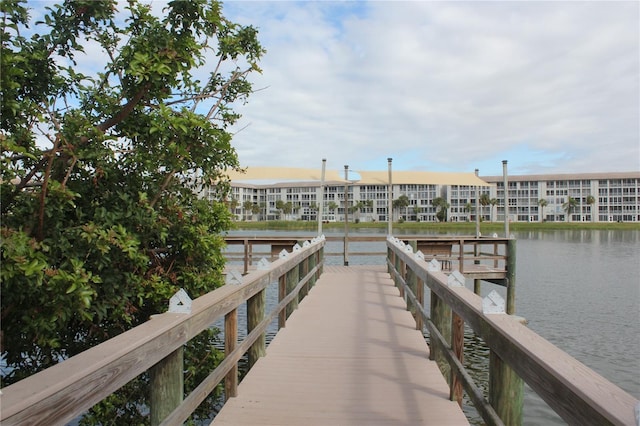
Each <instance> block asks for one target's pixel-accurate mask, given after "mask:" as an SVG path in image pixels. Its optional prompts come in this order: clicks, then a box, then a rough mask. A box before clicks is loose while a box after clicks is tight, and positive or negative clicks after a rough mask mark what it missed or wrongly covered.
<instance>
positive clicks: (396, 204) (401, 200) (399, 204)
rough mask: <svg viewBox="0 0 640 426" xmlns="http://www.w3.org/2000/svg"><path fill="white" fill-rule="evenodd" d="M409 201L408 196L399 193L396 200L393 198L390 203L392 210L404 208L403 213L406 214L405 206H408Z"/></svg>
mask: <svg viewBox="0 0 640 426" xmlns="http://www.w3.org/2000/svg"><path fill="white" fill-rule="evenodd" d="M409 204H411V202H410V201H409V197H407V196H406V195H401V196H399V197H398V199H397V200H393V203H392V204H391V205H392V207H393V209H394V210H398V211H400V209H405V215H406V214H407V211H406V208H407V207H409Z"/></svg>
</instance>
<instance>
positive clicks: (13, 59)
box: [0, 0, 264, 424]
mask: <svg viewBox="0 0 640 426" xmlns="http://www.w3.org/2000/svg"><path fill="white" fill-rule="evenodd" d="M121 5H122V6H119V5H118V4H117V3H116V2H115V1H113V0H105V1H99V2H97V1H90V0H76V1H66V2H64V3H63V4H61V5H53V4H51V5H47V7H46V9H47V13H46V14H45V15H44V16H43V18H42V19H43V20H42V22H39V23H35V26H34V24H33V23H32V22H31V19H30V17H29V10H28V9H27V8H26V6H25V5H24V4H23V2H21V1H18V0H8V1H4V2H2V3H0V11H1V12H2V33H1V40H2V52H1V55H0V57H1V63H0V66H1V69H0V71H1V72H0V78H1V81H0V86H1V87H2V102H1V108H2V109H1V115H0V117H1V118H0V120H1V123H2V133H1V134H0V142H1V144H2V145H1V146H2V154H3V157H2V162H1V167H2V180H1V182H0V185H1V188H0V191H1V196H2V199H1V202H2V205H1V208H2V225H1V228H0V232H1V238H2V265H1V278H2V302H1V303H2V313H1V319H2V336H3V342H2V343H3V344H2V356H3V357H4V359H5V360H6V362H7V363H8V365H9V366H10V367H12V370H11V373H10V374H9V375H8V376H6V377H4V379H3V381H4V383H5V384H9V383H11V382H14V381H16V380H19V379H20V378H22V377H25V376H27V375H30V374H33V373H34V372H36V371H38V370H41V369H44V368H46V367H48V366H50V365H52V364H54V363H56V362H58V361H59V360H61V359H64V358H66V357H69V356H72V355H74V354H76V353H78V352H81V351H83V350H85V349H86V348H88V347H90V346H93V345H96V344H98V343H100V342H102V341H104V340H106V339H108V338H110V337H112V336H114V335H116V334H118V333H121V332H122V331H124V330H126V329H129V328H131V327H133V326H135V325H137V324H140V323H141V322H144V321H146V320H147V319H148V318H149V315H151V314H154V313H158V312H163V311H165V310H166V306H167V301H168V298H169V297H170V296H171V295H172V294H174V293H175V292H176V291H177V290H178V289H179V288H181V287H182V288H184V289H185V290H186V291H187V292H188V293H189V294H190V295H191V297H198V296H200V295H202V294H204V293H206V292H208V291H210V290H212V289H213V288H215V287H216V286H218V285H220V284H221V283H222V275H221V271H222V268H223V263H224V259H223V257H222V255H221V248H222V246H223V243H224V242H223V240H222V238H221V237H220V232H221V231H224V230H226V229H228V228H229V226H230V215H229V211H228V207H227V206H225V204H224V203H223V202H221V200H224V199H225V198H226V196H227V194H228V179H227V178H226V171H227V170H229V169H237V168H238V166H239V165H238V160H237V156H236V153H235V151H234V149H233V148H232V146H231V135H230V133H229V131H228V130H227V129H228V126H229V125H231V124H233V123H234V122H235V121H236V120H237V119H238V118H239V115H238V114H237V113H235V112H234V111H233V109H232V108H233V106H234V104H236V103H238V102H244V101H246V99H247V97H248V95H249V94H250V93H251V84H250V82H249V81H248V75H249V74H250V73H251V72H254V71H255V72H259V71H260V70H259V68H258V66H257V61H258V60H259V59H260V57H261V56H262V55H263V53H264V51H263V49H262V47H261V46H260V44H259V42H258V40H257V31H256V30H255V29H254V28H252V27H251V26H247V27H244V26H240V25H237V24H235V23H232V22H230V21H228V20H227V19H226V18H225V17H224V16H223V15H222V10H221V5H220V4H219V3H217V2H206V1H204V0H192V1H171V2H168V3H167V4H166V7H165V9H164V11H163V14H162V17H161V18H158V17H156V16H154V15H153V14H152V12H151V9H150V7H149V6H147V5H144V4H140V3H138V2H136V1H134V0H131V1H129V2H126V3H124V4H121ZM117 6H118V7H122V8H123V9H124V10H123V11H122V12H120V11H118V10H116V7H117ZM124 15H127V19H126V21H124V20H123V19H122V18H123V16H124ZM85 46H91V47H90V49H91V51H90V53H91V58H92V63H93V64H94V65H93V68H98V67H100V70H99V71H96V72H94V71H93V70H92V69H91V68H89V67H87V66H83V65H82V64H83V63H86V59H87V57H88V55H87V54H86V53H85V51H84V47H85ZM87 50H89V48H87ZM212 59H213V60H214V61H215V62H214V64H213V66H212V67H211V66H210V65H211V64H208V65H209V66H210V67H209V68H208V69H209V71H210V72H209V73H208V75H207V72H206V71H203V67H204V66H205V65H207V61H210V60H212ZM83 61H84V62H83ZM98 61H102V63H100V64H99V65H97V64H96V63H97V62H98ZM85 73H86V74H87V75H85ZM201 80H202V81H201ZM209 184H214V185H215V189H216V190H217V196H216V198H217V199H216V200H214V201H212V202H208V201H205V200H203V199H201V198H199V197H198V196H197V193H198V192H199V191H200V190H201V188H202V187H203V186H204V185H209ZM210 338H211V336H207V337H205V338H204V339H205V340H207V339H210ZM194 353H195V352H193V353H192V354H191V355H185V357H186V358H187V359H188V358H189V357H192V356H193V354H194ZM201 355H203V354H201ZM203 356H205V358H206V359H208V358H215V355H213V354H211V351H210V350H207V354H206V355H203ZM202 359H203V358H202V357H200V358H199V361H198V362H202ZM189 368H190V367H187V369H189ZM141 380H142V381H143V379H141ZM129 387H130V388H131V389H129V390H127V391H128V392H133V393H134V394H135V395H128V396H127V398H130V399H126V400H125V399H123V398H122V397H120V398H122V400H125V401H127V404H128V405H127V407H124V408H123V407H111V408H112V409H113V410H116V411H118V410H119V412H120V414H122V410H131V411H132V412H133V411H137V410H138V407H140V406H141V405H139V404H141V402H140V401H142V399H141V398H142V397H141V396H139V394H140V390H139V386H138V384H137V383H133V384H131V385H130V386H129ZM114 398H115V399H117V398H118V396H116V397H114ZM109 407H110V406H109V403H105V404H104V405H102V406H101V407H97V408H96V409H95V410H94V414H96V415H98V416H102V417H101V418H108V417H109V415H110V414H108V413H112V414H113V412H112V411H113V410H111V409H110V408H109ZM110 410H111V411H110ZM119 422H124V423H127V424H130V422H129V421H125V420H121V421H119ZM131 423H138V420H131Z"/></svg>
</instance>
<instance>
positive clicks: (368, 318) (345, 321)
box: [213, 266, 468, 426]
mask: <svg viewBox="0 0 640 426" xmlns="http://www.w3.org/2000/svg"><path fill="white" fill-rule="evenodd" d="M325 268H326V271H325V273H324V274H323V276H322V277H321V279H320V281H319V282H318V284H317V285H316V287H315V288H314V290H313V291H312V292H310V293H309V296H308V297H307V298H305V300H304V301H302V302H301V303H300V309H299V310H297V311H296V312H295V313H294V314H293V315H292V316H291V317H290V318H289V321H288V323H287V327H286V328H285V329H283V330H282V331H281V333H278V335H276V337H275V339H274V340H273V341H272V343H271V344H270V346H269V348H268V349H267V356H265V357H264V358H263V359H261V360H260V362H259V363H258V364H257V365H256V366H255V367H254V368H253V369H252V370H251V371H250V372H249V373H248V375H247V376H246V377H245V378H244V380H243V381H242V383H241V384H240V386H239V395H238V398H234V399H232V400H231V401H230V403H229V404H226V405H225V406H224V407H223V408H222V411H221V412H220V413H219V414H218V416H216V419H215V420H214V422H213V425H254V426H258V425H279V426H285V425H305V426H326V425H367V426H370V425H394V424H398V425H403V424H404V425H418V424H433V425H438V426H442V425H452V424H465V425H467V424H468V421H467V420H466V418H465V417H464V415H463V413H462V411H461V410H460V409H459V407H458V406H457V404H456V403H454V402H451V401H449V400H448V390H447V387H446V384H445V381H444V379H443V378H442V376H441V374H440V372H439V371H438V369H437V367H436V366H435V365H433V363H431V362H429V361H427V359H426V352H427V350H428V349H427V345H426V344H425V341H424V339H423V337H422V335H421V333H419V332H418V331H416V330H413V319H412V318H411V315H410V314H409V313H408V312H407V311H406V307H405V304H404V303H403V301H402V299H401V298H400V297H398V294H399V293H398V290H397V289H395V288H394V285H393V282H392V281H391V279H389V276H388V275H387V274H386V273H384V270H383V268H382V267H377V268H376V267H374V268H376V269H375V270H371V269H370V267H366V268H360V267H358V266H355V267H354V266H350V267H348V268H346V267H343V266H339V267H336V266H329V267H325ZM343 271H344V272H343ZM327 311H329V312H331V315H326V316H323V318H322V321H318V316H317V313H318V312H327Z"/></svg>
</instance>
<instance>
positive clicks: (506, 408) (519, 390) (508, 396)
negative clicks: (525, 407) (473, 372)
mask: <svg viewBox="0 0 640 426" xmlns="http://www.w3.org/2000/svg"><path fill="white" fill-rule="evenodd" d="M523 395H524V382H523V380H522V379H521V378H520V377H519V376H518V375H517V374H516V373H515V372H514V371H513V369H512V368H511V367H509V366H508V365H507V364H506V363H504V362H502V360H501V359H500V357H499V356H498V355H496V354H495V353H494V352H493V351H489V403H490V404H491V406H492V407H494V408H495V410H496V413H498V416H500V418H501V419H502V421H503V422H504V424H506V425H513V426H519V425H521V424H522V398H523Z"/></svg>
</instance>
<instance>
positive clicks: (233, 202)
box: [229, 198, 240, 220]
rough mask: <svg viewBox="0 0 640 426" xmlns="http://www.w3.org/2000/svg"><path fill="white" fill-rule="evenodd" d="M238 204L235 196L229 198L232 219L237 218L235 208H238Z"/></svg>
mask: <svg viewBox="0 0 640 426" xmlns="http://www.w3.org/2000/svg"><path fill="white" fill-rule="evenodd" d="M238 204H240V202H239V201H238V199H237V198H231V200H229V210H230V211H231V214H232V215H233V219H234V220H235V219H237V218H236V209H237V208H238Z"/></svg>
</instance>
